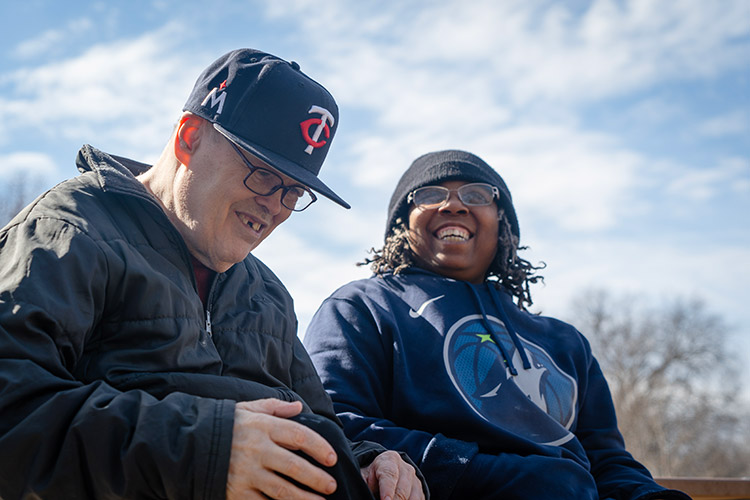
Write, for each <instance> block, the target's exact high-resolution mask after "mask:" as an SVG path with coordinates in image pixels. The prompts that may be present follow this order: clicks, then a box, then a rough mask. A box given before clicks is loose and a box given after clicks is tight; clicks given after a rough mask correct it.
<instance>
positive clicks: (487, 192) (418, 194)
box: [406, 182, 500, 208]
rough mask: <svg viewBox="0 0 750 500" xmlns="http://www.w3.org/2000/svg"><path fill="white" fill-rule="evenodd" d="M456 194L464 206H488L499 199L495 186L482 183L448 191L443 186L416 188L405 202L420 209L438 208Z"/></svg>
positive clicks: (465, 185)
mask: <svg viewBox="0 0 750 500" xmlns="http://www.w3.org/2000/svg"><path fill="white" fill-rule="evenodd" d="M451 193H456V194H457V195H458V199H459V200H461V203H463V204H464V205H466V206H469V207H481V206H484V205H489V204H490V203H492V202H493V201H494V200H495V198H500V191H498V189H497V188H496V187H495V186H492V185H490V184H485V183H484V182H473V183H471V184H464V185H463V186H461V187H459V188H458V189H448V188H446V187H443V186H424V187H421V188H417V189H415V190H414V191H412V192H411V193H409V196H407V198H406V201H407V202H409V203H412V202H413V203H414V204H415V205H416V206H418V207H422V208H435V207H439V206H440V205H442V204H443V203H445V202H446V201H448V199H449V198H450V195H451Z"/></svg>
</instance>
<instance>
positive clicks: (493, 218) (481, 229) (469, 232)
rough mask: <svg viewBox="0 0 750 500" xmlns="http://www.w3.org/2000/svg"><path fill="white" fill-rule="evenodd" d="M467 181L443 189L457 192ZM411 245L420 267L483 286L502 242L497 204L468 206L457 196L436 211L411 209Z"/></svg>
mask: <svg viewBox="0 0 750 500" xmlns="http://www.w3.org/2000/svg"><path fill="white" fill-rule="evenodd" d="M464 184H467V183H466V182H463V181H448V182H443V183H441V184H440V186H443V187H446V188H448V189H451V190H453V189H457V188H458V187H460V186H462V185H464ZM408 235H409V243H410V245H411V249H412V251H413V252H414V254H415V256H416V258H417V263H418V265H419V267H422V268H424V269H427V270H429V271H432V272H435V273H437V274H442V275H443V276H447V277H449V278H453V279H458V280H463V281H469V282H471V283H481V282H482V281H484V278H485V275H486V273H487V269H489V267H490V264H491V263H492V260H493V259H494V258H495V252H496V250H497V238H498V207H497V204H496V203H494V202H493V203H490V204H489V205H484V206H467V205H464V204H463V203H462V202H461V200H459V198H458V195H457V194H456V193H455V192H452V193H451V194H450V197H449V198H448V200H447V201H446V202H445V203H443V204H442V205H440V206H439V207H435V208H422V207H415V206H414V205H412V206H411V208H410V209H409V232H408Z"/></svg>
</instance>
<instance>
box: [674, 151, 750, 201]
mask: <svg viewBox="0 0 750 500" xmlns="http://www.w3.org/2000/svg"><path fill="white" fill-rule="evenodd" d="M673 173H674V177H673V178H672V180H671V181H670V182H668V184H667V186H666V193H667V194H668V195H670V196H672V197H673V198H675V199H676V200H678V201H682V202H688V203H694V202H708V201H710V200H712V199H714V198H716V197H718V196H720V195H721V194H722V193H726V192H730V191H736V192H738V193H741V192H743V191H744V192H747V190H748V183H750V159H743V158H730V159H726V160H724V161H723V162H722V163H720V164H718V165H714V166H712V167H711V168H700V169H698V168H688V167H684V166H682V167H678V168H674V169H673Z"/></svg>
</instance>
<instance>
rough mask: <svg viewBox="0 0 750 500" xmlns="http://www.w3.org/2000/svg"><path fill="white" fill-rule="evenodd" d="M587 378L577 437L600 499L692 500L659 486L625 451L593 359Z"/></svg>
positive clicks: (605, 383) (603, 383)
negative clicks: (586, 457)
mask: <svg viewBox="0 0 750 500" xmlns="http://www.w3.org/2000/svg"><path fill="white" fill-rule="evenodd" d="M586 347H587V349H588V345H587V346H586ZM589 352H590V350H589ZM586 376H587V384H586V388H585V393H584V394H583V399H582V404H581V407H580V410H579V411H580V413H579V419H578V424H577V426H576V431H575V434H576V435H577V437H578V439H579V440H580V442H581V444H582V445H583V447H584V449H585V450H586V454H587V456H588V458H589V460H590V462H591V473H592V475H593V476H594V479H595V480H596V485H597V489H598V491H599V496H600V497H601V498H606V499H613V500H649V499H656V498H659V499H665V500H672V499H674V500H689V499H690V497H689V496H687V495H686V494H685V493H682V492H680V491H676V490H667V489H665V488H664V487H662V486H660V485H659V484H657V483H656V482H655V481H654V480H653V478H652V477H651V474H650V473H649V471H648V470H647V469H646V467H644V466H643V465H642V464H641V463H640V462H638V461H637V460H635V459H634V458H633V456H632V455H631V454H630V453H629V452H628V451H627V450H626V449H625V442H624V440H623V438H622V434H621V433H620V431H619V429H618V427H617V418H616V415H615V408H614V404H613V402H612V395H611V393H610V391H609V386H608V385H607V382H606V380H605V378H604V374H603V373H602V371H601V368H600V367H599V363H598V362H597V361H596V359H595V358H593V356H590V362H589V366H588V373H587V374H586Z"/></svg>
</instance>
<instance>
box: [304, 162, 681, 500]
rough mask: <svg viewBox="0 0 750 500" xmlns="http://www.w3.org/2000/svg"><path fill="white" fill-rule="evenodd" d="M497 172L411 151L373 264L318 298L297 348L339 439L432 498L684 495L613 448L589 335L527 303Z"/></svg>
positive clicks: (515, 230)
mask: <svg viewBox="0 0 750 500" xmlns="http://www.w3.org/2000/svg"><path fill="white" fill-rule="evenodd" d="M519 234H520V233H519V226H518V220H517V218H516V213H515V210H514V208H513V203H512V201H511V196H510V192H509V191H508V188H507V187H506V185H505V183H504V182H503V179H502V178H501V177H500V176H499V175H498V174H497V173H496V172H495V171H494V170H493V169H492V168H491V167H490V166H489V165H487V164H486V163H485V162H484V161H482V160H481V159H480V158H478V157H477V156H475V155H472V154H470V153H466V152H463V151H439V152H433V153H428V154H426V155H423V156H421V157H419V158H417V159H416V160H415V161H414V163H412V165H411V167H409V169H408V170H407V171H406V172H405V173H404V175H403V176H402V178H401V180H400V181H399V183H398V185H397V186H396V190H395V191H394V193H393V196H392V198H391V202H390V205H389V213H388V221H387V226H386V237H385V244H384V246H383V248H382V249H381V250H378V251H375V252H374V255H373V257H372V258H370V259H367V260H366V261H365V262H364V263H363V264H370V265H371V267H372V269H373V271H374V272H375V275H374V276H373V277H371V278H369V279H365V280H360V281H355V282H353V283H349V284H348V285H345V286H344V287H342V288H340V289H339V290H337V291H336V292H335V293H334V294H333V295H332V296H331V297H329V298H328V299H327V300H326V301H325V302H324V303H323V304H322V305H321V307H320V309H319V311H318V312H317V313H316V315H315V317H314V318H313V320H312V322H311V324H310V326H309V329H308V331H307V333H306V336H305V344H306V347H307V349H308V350H309V352H310V354H311V356H312V359H313V361H314V363H315V365H316V368H317V369H318V371H319V373H320V375H321V378H322V379H323V382H324V384H325V386H326V389H327V390H328V392H329V394H330V395H331V397H332V398H333V401H334V406H335V408H336V412H337V414H338V416H339V417H340V418H341V420H342V421H343V423H344V427H345V430H346V432H347V435H348V437H349V438H350V439H363V440H370V441H377V442H380V443H381V444H383V445H385V446H386V447H388V448H392V449H397V450H401V451H405V452H406V453H408V454H409V455H410V457H411V458H412V459H413V460H414V461H415V462H416V463H417V464H418V465H419V467H420V469H421V470H422V472H423V473H424V475H425V477H426V478H427V482H428V484H429V486H430V489H431V492H432V496H433V498H436V499H449V498H453V499H468V498H472V499H474V498H523V499H570V500H588V499H599V498H612V499H629V500H630V499H632V500H636V499H638V500H645V499H685V498H688V497H687V496H686V495H685V494H683V493H681V492H677V491H671V490H665V489H664V488H662V487H661V486H659V485H657V484H656V483H655V482H654V481H653V480H652V479H651V476H650V474H649V473H648V471H647V470H646V469H645V468H644V467H643V466H642V465H641V464H640V463H638V462H637V461H635V460H634V459H633V457H632V456H631V455H630V454H629V453H628V452H627V451H626V450H625V447H624V443H623V440H622V436H621V434H620V432H619V430H618V429H617V423H616V419H615V412H614V407H613V404H612V398H611V396H610V393H609V389H608V387H607V384H606V382H605V380H604V377H603V375H602V372H601V370H600V369H599V365H598V363H597V362H596V360H595V359H594V357H593V356H592V354H591V349H590V347H589V344H588V342H587V341H586V339H585V338H584V337H583V336H582V335H581V334H580V333H579V332H578V331H577V330H575V329H574V328H573V327H572V326H570V325H567V324H565V323H563V322H561V321H558V320H555V319H553V318H547V317H541V316H536V315H533V314H530V313H529V312H527V310H526V306H527V305H530V304H531V296H530V293H529V284H530V283H534V282H536V281H537V280H538V279H540V277H539V276H537V275H536V271H537V270H538V269H539V268H537V267H534V266H532V265H531V264H530V263H528V262H527V261H525V260H523V259H521V258H519V257H518V255H517V251H518V250H519V249H522V248H523V247H519Z"/></svg>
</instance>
